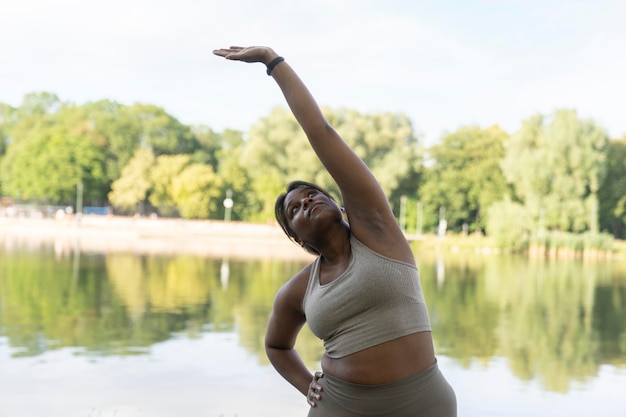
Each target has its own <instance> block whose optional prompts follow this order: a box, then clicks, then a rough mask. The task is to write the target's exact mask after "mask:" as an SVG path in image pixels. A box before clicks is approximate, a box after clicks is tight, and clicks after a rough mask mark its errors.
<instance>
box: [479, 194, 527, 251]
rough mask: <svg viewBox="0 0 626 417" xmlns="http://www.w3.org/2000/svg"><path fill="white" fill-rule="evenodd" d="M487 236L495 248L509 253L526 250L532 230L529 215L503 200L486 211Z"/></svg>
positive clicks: (519, 207)
mask: <svg viewBox="0 0 626 417" xmlns="http://www.w3.org/2000/svg"><path fill="white" fill-rule="evenodd" d="M487 217H488V221H487V234H488V235H489V236H491V237H492V238H493V239H494V241H495V243H496V245H497V247H499V248H501V249H506V250H511V251H522V250H526V249H528V245H529V242H530V239H531V237H532V233H533V230H532V229H531V228H530V225H531V224H532V223H531V221H530V214H529V213H528V210H527V209H526V208H525V207H524V206H522V205H521V204H519V203H516V202H513V201H511V200H503V201H499V202H497V203H494V204H492V205H491V206H490V207H489V209H488V215H487Z"/></svg>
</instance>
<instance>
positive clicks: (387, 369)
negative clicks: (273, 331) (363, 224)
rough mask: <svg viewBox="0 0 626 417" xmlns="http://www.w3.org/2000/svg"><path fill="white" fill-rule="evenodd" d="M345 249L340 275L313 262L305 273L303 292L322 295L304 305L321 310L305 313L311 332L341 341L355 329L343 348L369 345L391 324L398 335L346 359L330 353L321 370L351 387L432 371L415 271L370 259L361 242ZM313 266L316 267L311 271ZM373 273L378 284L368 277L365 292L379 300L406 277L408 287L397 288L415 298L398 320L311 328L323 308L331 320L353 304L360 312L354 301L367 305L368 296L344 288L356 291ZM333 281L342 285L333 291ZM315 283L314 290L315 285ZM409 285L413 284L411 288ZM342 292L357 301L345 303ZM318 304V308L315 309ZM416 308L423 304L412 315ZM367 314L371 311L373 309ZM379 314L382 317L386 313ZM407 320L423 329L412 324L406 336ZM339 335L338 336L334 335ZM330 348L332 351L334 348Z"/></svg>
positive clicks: (368, 319) (375, 256) (405, 265)
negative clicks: (349, 258)
mask: <svg viewBox="0 0 626 417" xmlns="http://www.w3.org/2000/svg"><path fill="white" fill-rule="evenodd" d="M351 243H352V245H351V246H352V248H353V253H352V255H351V256H352V257H354V259H353V261H352V262H344V267H343V268H342V269H343V270H341V269H340V270H337V269H334V270H332V271H329V270H325V269H324V268H323V265H321V263H319V262H318V263H317V264H314V267H313V268H312V269H311V272H310V274H311V275H310V277H309V282H308V286H309V290H308V291H322V293H318V294H317V295H318V296H320V295H321V296H322V298H319V297H313V299H315V300H316V302H315V303H313V304H308V305H309V306H314V307H316V308H320V307H321V308H322V310H317V309H316V310H310V309H309V311H308V312H309V313H311V314H313V313H315V314H313V315H312V316H310V317H309V321H310V323H309V324H310V327H311V328H312V329H317V330H318V331H320V330H321V331H322V332H324V331H325V332H327V333H326V334H328V333H329V332H331V331H332V332H335V331H338V333H339V334H343V335H345V336H344V338H347V334H348V333H350V332H351V331H352V330H354V329H359V328H360V329H361V332H360V333H356V334H354V335H351V337H350V338H347V340H346V342H347V343H353V341H354V340H367V339H369V338H370V336H372V335H374V334H376V333H377V332H376V331H375V330H374V328H375V327H376V326H381V325H382V326H383V327H388V326H389V325H391V326H392V327H391V328H395V326H394V325H393V324H392V323H394V322H395V323H397V324H398V325H400V327H401V328H402V329H399V330H398V331H399V332H401V333H400V334H397V335H396V336H393V335H390V336H393V337H386V338H385V339H384V340H379V341H374V340H372V342H373V343H372V344H371V345H370V347H368V346H367V345H362V344H361V345H360V346H361V347H363V348H362V349H359V350H358V351H357V350H356V349H354V348H353V349H352V352H354V353H351V352H350V351H346V353H345V354H343V355H337V353H339V351H337V352H334V351H332V350H331V351H330V352H333V354H332V355H330V354H329V353H326V354H324V356H323V358H322V370H323V371H324V372H325V373H327V374H329V375H332V376H334V377H336V378H339V379H342V380H344V381H348V382H352V383H358V384H385V383H389V382H393V381H397V380H401V379H403V378H405V377H408V376H410V375H413V374H415V373H417V372H419V371H421V370H423V369H425V368H427V367H428V366H430V365H432V363H433V362H434V361H435V356H434V349H433V342H432V335H431V332H430V331H425V330H430V323H429V320H428V317H427V316H428V313H427V311H426V309H425V305H424V304H423V295H422V294H421V286H420V285H419V276H418V274H417V270H416V269H415V266H414V264H413V266H412V267H411V266H410V264H409V263H407V262H404V261H397V260H393V259H391V258H388V257H385V256H381V255H380V254H378V253H375V252H373V251H372V250H371V249H369V248H367V247H366V246H365V245H363V244H362V243H361V242H359V241H358V240H356V239H351ZM372 262H376V263H379V262H382V266H381V269H379V268H378V267H377V266H375V265H374V264H373V263H372ZM357 263H358V264H359V266H356V265H355V264H357ZM315 266H317V268H316V267H315ZM383 266H386V267H389V266H390V267H392V268H396V269H398V270H399V271H400V272H399V274H400V275H399V276H397V275H394V273H392V272H393V271H390V270H388V269H386V268H384V267H383ZM355 268H356V269H355ZM348 269H349V270H350V273H347V270H348ZM377 270H378V273H379V274H383V275H378V278H376V279H375V278H374V277H373V276H371V277H370V278H369V279H375V280H374V281H372V283H374V282H375V283H376V286H374V287H371V286H370V288H372V290H373V291H375V292H376V293H380V294H382V293H385V290H389V288H391V287H398V284H399V283H400V282H401V281H402V280H405V281H406V280H407V279H409V278H408V276H410V277H411V279H412V280H413V281H411V279H409V281H410V282H409V281H407V282H405V283H404V284H405V285H404V286H400V290H401V292H407V291H408V293H410V292H412V291H413V290H414V291H416V292H417V293H418V294H416V295H415V297H407V301H406V302H408V303H410V304H412V306H411V307H410V308H409V310H406V308H404V307H403V308H402V311H398V313H396V314H398V316H396V315H394V316H388V315H387V316H384V317H385V319H383V320H382V321H381V319H382V317H379V316H378V315H372V314H367V313H366V314H365V320H361V319H359V322H358V323H355V322H354V321H352V322H349V323H352V324H353V325H355V326H356V327H354V328H353V327H351V326H348V327H345V325H347V323H344V328H343V329H341V325H340V324H339V322H338V323H337V325H338V327H337V328H334V327H330V328H328V327H327V328H326V329H325V330H323V327H322V328H319V326H317V325H319V324H320V323H317V322H316V321H312V320H313V318H314V317H316V316H317V315H318V314H320V313H321V311H324V307H325V308H326V311H332V312H333V313H332V316H334V318H338V317H341V314H340V313H339V311H343V308H342V306H343V304H344V303H346V304H348V303H349V304H352V303H353V302H357V305H356V307H359V306H360V304H358V302H359V300H361V301H362V300H363V299H362V298H360V297H365V299H367V298H368V295H367V293H359V292H356V290H353V289H351V287H350V286H352V285H359V286H362V285H363V283H364V282H363V281H362V279H368V272H370V271H372V272H373V271H377ZM357 271H358V273H357ZM387 273H390V275H389V276H387V275H386V274H387ZM360 274H364V275H363V276H361V275H360ZM407 274H408V275H407ZM381 277H382V278H383V279H382V280H381ZM394 277H395V279H396V280H397V279H401V281H400V282H399V281H393V285H391V283H390V281H389V280H393V279H394ZM338 278H339V279H341V280H342V281H337V282H338V284H333V285H334V287H333V285H329V284H330V283H332V282H333V281H335V280H337V279H338ZM350 280H352V281H350ZM415 281H416V282H415ZM316 282H319V284H320V285H317V283H316ZM411 282H413V283H412V284H411ZM337 285H338V286H337ZM382 286H385V288H382ZM389 286H390V287H389ZM367 287H368V286H367V285H366V286H365V287H363V288H367ZM363 288H361V289H363ZM376 288H378V289H379V290H377V289H376ZM372 290H370V291H372ZM308 291H307V299H308V300H309V303H311V302H312V301H311V299H309V298H308V296H310V295H309V292H308ZM325 291H330V292H329V293H326V294H325V293H324V292H325ZM332 291H335V292H334V293H333V292H332ZM337 291H339V292H337ZM346 291H347V292H348V293H350V294H352V295H356V294H361V295H360V296H359V297H358V298H359V299H358V300H357V299H353V298H350V297H347V298H346V297H345V293H346ZM381 291H382V292H381ZM396 295H397V291H396ZM324 296H325V297H326V302H324V298H323V297H324ZM328 297H331V299H332V298H334V297H339V298H338V299H337V300H331V299H329V298H328ZM376 299H377V300H378V297H376ZM353 300H354V301H353ZM383 300H384V298H383V299H382V300H378V301H383ZM383 302H384V301H383ZM388 302H390V303H392V304H394V303H395V304H396V305H397V300H389V301H388ZM318 303H319V304H321V305H317V304H318ZM416 303H417V304H423V305H422V306H421V307H422V309H421V310H417V311H416V310H415V309H414V306H415V304H416ZM392 304H389V305H392ZM303 305H304V304H303ZM375 305H377V304H375ZM385 305H386V302H385ZM322 306H323V307H322ZM364 307H367V305H364ZM336 308H339V310H335V309H336ZM371 308H374V309H375V307H373V305H372V307H371ZM385 310H388V309H385ZM366 311H369V312H370V313H371V310H370V308H369V307H368V308H366ZM408 311H411V312H412V313H413V314H417V315H416V316H413V315H412V314H411V315H409V316H407V315H406V314H407V312H408ZM347 312H348V314H349V315H351V314H352V313H354V312H353V311H351V310H350V309H349V308H348V311H347ZM384 313H388V311H386V312H384ZM337 314H339V315H337ZM381 314H383V312H381ZM412 317H415V318H416V319H417V320H418V322H424V321H425V323H422V324H421V325H419V326H418V323H415V327H414V330H413V331H411V332H410V333H408V332H407V327H406V323H408V322H413V319H412ZM331 322H332V321H331ZM368 323H369V325H368ZM326 324H328V323H326ZM314 325H315V326H314ZM340 329H341V331H339V330H340ZM372 332H373V333H372ZM316 334H318V336H320V337H321V335H320V334H319V333H316ZM354 337H356V338H357V339H354ZM374 342H375V343H374ZM335 343H337V342H335ZM335 346H337V345H336V344H335ZM327 347H328V346H327ZM346 347H347V345H346ZM355 347H356V346H355ZM331 356H332V357H331ZM338 356H341V357H338Z"/></svg>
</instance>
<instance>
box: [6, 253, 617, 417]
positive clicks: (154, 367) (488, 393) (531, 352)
mask: <svg viewBox="0 0 626 417" xmlns="http://www.w3.org/2000/svg"><path fill="white" fill-rule="evenodd" d="M0 248H1V249H0V417H45V416H49V417H56V416H59V417H73V416H76V417H88V416H101V417H112V416H117V417H126V416H128V417H134V416H164V417H166V416H167V417H172V416H181V415H185V416H223V417H234V416H238V417H245V416H255V417H258V416H272V417H275V416H306V413H307V407H308V406H307V405H306V403H305V401H304V398H303V397H302V396H301V395H300V394H299V393H298V392H297V391H296V390H295V389H293V388H291V386H289V385H288V384H287V383H286V382H284V381H283V380H282V379H281V378H280V377H279V376H278V375H277V374H276V373H275V372H274V370H273V369H272V368H271V366H270V365H269V364H268V361H267V359H266V358H265V355H264V352H263V336H264V330H265V324H266V321H267V317H268V314H269V311H270V308H271V303H272V299H273V296H274V294H275V293H276V291H277V289H278V288H279V287H280V285H282V284H283V283H284V282H285V281H286V279H288V278H289V277H290V276H291V275H292V274H294V273H295V272H296V271H298V270H299V269H300V268H302V267H303V266H304V263H303V262H302V261H292V262H290V261H285V260H279V259H265V260H259V259H250V260H230V261H229V260H228V259H221V258H219V259H215V258H212V257H198V256H186V255H176V256H174V255H171V256H154V255H152V256H142V255H137V254H130V253H129V254H119V253H118V254H93V253H91V254H88V253H81V252H80V251H79V250H74V251H67V250H65V251H63V250H61V251H60V250H56V251H55V248H54V246H53V245H52V244H50V245H41V246H37V247H23V246H20V245H16V246H12V247H7V246H4V247H2V246H0ZM418 258H419V261H418V262H419V266H420V270H421V275H422V286H423V288H424V292H425V296H426V299H427V301H428V304H429V310H430V314H431V319H432V325H433V332H434V337H435V343H436V346H437V351H438V357H439V364H440V367H441V369H442V370H443V372H444V374H445V375H446V377H447V378H448V380H449V381H450V382H451V384H452V385H453V386H454V387H455V389H456V392H457V396H458V402H459V415H460V416H470V417H473V416H512V417H518V416H519V417H521V416H533V417H541V416H568V417H569V416H581V417H583V416H584V417H588V416H590V415H594V416H595V415H602V416H611V417H617V416H620V417H624V416H626V261H619V262H617V261H611V262H579V261H562V262H556V261H552V262H544V261H541V262H540V261H529V260H527V259H525V258H514V257H504V256H500V257H496V256H481V255H475V256H463V255H459V254H446V256H444V257H438V256H435V255H433V254H420V253H419V252H418ZM305 331H306V329H305ZM298 347H299V349H300V350H301V353H302V355H303V357H304V359H305V361H306V362H307V364H308V365H309V366H310V367H311V368H312V369H317V368H318V366H319V365H318V360H319V357H320V355H321V353H322V346H321V343H320V342H319V341H317V340H316V339H315V338H314V337H313V336H312V335H311V334H310V333H308V331H307V332H305V333H304V335H303V337H302V338H301V340H300V341H299V345H298Z"/></svg>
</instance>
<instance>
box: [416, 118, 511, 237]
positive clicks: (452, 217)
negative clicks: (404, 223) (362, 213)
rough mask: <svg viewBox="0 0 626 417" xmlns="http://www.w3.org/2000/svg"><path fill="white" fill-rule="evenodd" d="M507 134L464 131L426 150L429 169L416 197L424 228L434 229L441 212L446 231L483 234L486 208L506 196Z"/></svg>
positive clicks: (493, 129) (489, 130)
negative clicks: (503, 163) (466, 228)
mask: <svg viewBox="0 0 626 417" xmlns="http://www.w3.org/2000/svg"><path fill="white" fill-rule="evenodd" d="M506 139H507V134H506V133H505V132H504V131H502V130H501V129H500V128H499V127H497V126H492V127H489V128H486V129H480V128H478V127H467V128H463V129H460V130H458V131H456V132H453V133H449V134H447V135H445V136H444V137H443V139H442V142H441V144H437V145H434V146H432V147H431V148H430V149H429V157H430V158H431V160H432V161H431V166H430V167H429V168H428V170H427V172H426V180H425V182H424V184H423V185H422V186H421V187H420V190H419V195H420V197H421V200H422V201H423V203H424V206H425V211H426V213H429V214H430V216H427V217H425V225H426V227H427V228H428V229H434V228H435V227H436V225H437V222H438V220H439V218H438V217H436V216H434V214H435V213H439V210H440V208H442V209H443V210H442V214H443V212H444V211H445V219H446V221H447V223H448V227H449V228H451V229H452V230H455V231H460V230H461V229H462V227H463V224H467V225H468V226H469V230H470V231H483V230H484V229H485V226H486V224H485V217H486V214H487V213H486V211H487V208H488V207H489V206H490V205H491V204H493V203H494V202H495V201H498V200H500V199H502V198H503V197H504V196H505V195H507V193H508V187H507V184H506V181H505V178H504V176H503V174H502V171H501V169H500V165H499V164H500V161H501V159H502V158H503V156H504V143H505V141H506Z"/></svg>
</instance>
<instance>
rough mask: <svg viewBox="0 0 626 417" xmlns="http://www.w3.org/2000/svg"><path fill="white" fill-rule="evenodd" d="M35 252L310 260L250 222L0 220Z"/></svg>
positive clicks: (581, 252) (0, 236) (428, 243)
mask: <svg viewBox="0 0 626 417" xmlns="http://www.w3.org/2000/svg"><path fill="white" fill-rule="evenodd" d="M407 239H408V240H409V241H411V242H412V244H413V246H414V248H416V249H417V250H418V251H432V252H436V253H446V252H447V253H470V254H481V255H498V254H507V253H509V252H507V251H504V250H501V249H498V248H497V245H496V244H495V243H494V241H493V240H492V239H490V238H489V237H485V236H480V235H467V236H465V235H446V236H445V237H438V236H435V235H415V234H407ZM24 245H25V246H26V247H29V248H32V249H37V248H40V247H42V246H45V245H53V247H54V250H55V252H57V253H70V252H73V251H75V250H77V249H79V250H80V251H82V252H86V253H109V252H130V253H138V254H166V255H167V254H172V255H174V254H192V255H198V256H213V257H226V258H233V259H236V258H261V259H265V258H268V259H271V258H278V259H293V260H302V261H305V260H311V259H313V256H312V255H310V254H308V253H307V252H306V251H304V250H303V249H302V248H300V247H299V246H298V245H296V244H295V243H293V242H291V241H290V240H289V239H288V238H287V237H286V236H285V234H284V233H283V231H282V229H281V228H280V226H278V225H277V224H276V223H273V222H272V223H266V224H262V223H247V222H239V221H230V222H228V221H221V220H183V219H168V218H150V217H123V216H99V215H84V216H82V217H81V218H80V220H79V219H77V218H76V217H75V216H66V217H64V218H63V219H48V218H42V219H33V218H20V217H17V218H9V217H0V247H2V248H3V249H4V250H5V251H6V250H11V248H13V247H16V246H24ZM612 246H613V248H612V249H611V250H610V251H601V250H596V249H585V248H582V247H580V248H572V247H571V246H570V247H567V246H562V247H557V246H552V247H550V246H549V245H546V244H545V242H542V244H541V245H532V246H531V247H530V249H529V250H528V251H527V252H526V256H528V257H531V258H545V259H578V258H582V259H589V260H593V259H597V260H603V259H615V258H617V259H626V242H625V241H617V240H616V241H614V242H613V245H612Z"/></svg>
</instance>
